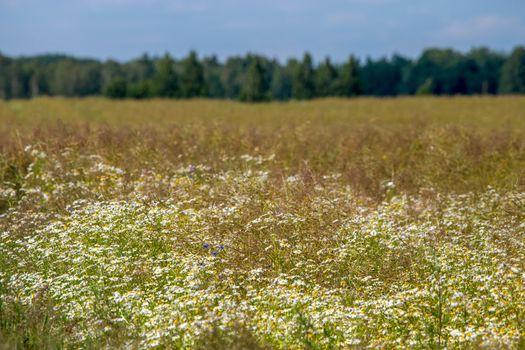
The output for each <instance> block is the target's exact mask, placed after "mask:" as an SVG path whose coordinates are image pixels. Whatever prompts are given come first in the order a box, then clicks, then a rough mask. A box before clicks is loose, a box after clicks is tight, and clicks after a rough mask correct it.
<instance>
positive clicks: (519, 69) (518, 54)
mask: <svg viewBox="0 0 525 350" xmlns="http://www.w3.org/2000/svg"><path fill="white" fill-rule="evenodd" d="M500 92H502V93H525V47H523V46H520V47H517V48H515V49H514V51H512V54H511V55H510V57H509V58H508V59H507V60H506V61H505V63H504V64H503V67H502V68H501V83H500Z"/></svg>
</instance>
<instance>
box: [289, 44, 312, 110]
mask: <svg viewBox="0 0 525 350" xmlns="http://www.w3.org/2000/svg"><path fill="white" fill-rule="evenodd" d="M314 94H315V85H314V69H313V63H312V56H311V55H310V54H309V53H305V54H304V57H303V61H302V62H301V63H300V64H298V65H297V66H296V68H295V72H294V76H293V85H292V97H293V98H294V99H296V100H308V99H311V98H313V97H314Z"/></svg>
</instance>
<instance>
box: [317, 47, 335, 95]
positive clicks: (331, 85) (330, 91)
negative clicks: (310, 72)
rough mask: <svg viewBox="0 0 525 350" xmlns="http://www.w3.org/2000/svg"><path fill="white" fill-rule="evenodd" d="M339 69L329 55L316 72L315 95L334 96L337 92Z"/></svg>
mask: <svg viewBox="0 0 525 350" xmlns="http://www.w3.org/2000/svg"><path fill="white" fill-rule="evenodd" d="M336 81H337V70H336V69H335V67H334V66H333V65H332V62H330V58H329V57H327V58H326V59H325V60H324V62H323V63H321V64H320V65H319V67H318V68H317V71H316V72H315V95H316V96H319V97H326V96H334V95H335V93H336Z"/></svg>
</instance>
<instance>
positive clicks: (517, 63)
mask: <svg viewBox="0 0 525 350" xmlns="http://www.w3.org/2000/svg"><path fill="white" fill-rule="evenodd" d="M523 50H524V48H523V47H517V48H516V49H515V50H514V51H513V52H512V55H509V56H506V55H504V54H501V53H498V52H494V51H491V50H489V49H487V48H484V47H481V48H474V49H472V50H471V51H469V52H468V53H465V54H463V53H461V52H457V51H454V50H452V49H439V48H430V49H426V50H424V51H423V52H422V54H421V56H420V57H419V58H417V59H415V60H412V59H409V58H406V57H403V56H400V55H394V56H392V57H390V58H386V57H382V58H378V59H370V58H369V59H367V60H366V61H365V62H364V63H363V64H362V65H361V64H360V63H359V62H358V61H357V59H356V58H355V57H354V56H350V58H349V59H348V60H347V61H346V62H344V63H337V62H335V63H334V62H332V61H331V60H330V59H329V58H326V59H325V60H324V61H323V62H321V63H320V64H318V65H316V64H314V62H313V58H312V57H311V55H310V54H308V53H306V54H305V55H304V57H303V59H302V60H301V61H298V60H296V59H290V60H288V61H287V62H286V63H280V62H279V61H277V60H276V59H267V58H265V57H263V56H258V58H259V61H260V62H259V63H260V66H261V67H262V71H263V74H262V84H263V85H264V89H265V91H266V92H265V94H266V96H265V97H264V98H263V99H271V100H280V101H284V100H289V99H292V98H293V99H300V100H302V99H311V98H316V97H330V96H356V95H371V96H396V95H413V94H416V93H417V92H418V89H420V88H421V87H422V86H424V85H425V84H426V82H427V79H432V92H431V93H432V94H436V95H472V94H497V93H524V91H525V88H524V87H523V86H524V83H523V80H524V78H523V75H524V73H523V70H524V69H522V68H520V67H522V66H523V61H524V59H523ZM252 61H253V58H252V55H250V54H248V55H246V56H237V57H230V58H228V59H227V60H226V61H225V62H220V61H219V60H218V59H217V57H215V56H211V57H205V58H203V59H199V58H198V56H197V53H196V52H195V51H191V52H190V53H189V54H188V56H187V57H185V58H183V59H182V60H180V61H179V60H175V59H173V58H172V57H170V56H169V55H166V56H164V57H150V56H148V55H147V54H143V55H142V56H140V57H139V58H137V59H134V60H131V61H129V62H125V63H120V62H117V61H115V60H107V61H105V62H99V61H96V60H91V59H78V58H73V57H69V56H63V55H42V56H34V57H19V58H10V57H7V56H4V55H0V99H10V98H31V97H36V96H46V95H51V96H57V95H59V96H71V97H72V96H90V95H101V94H105V93H106V88H107V87H108V86H109V83H110V82H112V81H113V80H116V79H119V80H120V79H124V80H125V81H126V85H127V89H128V92H127V94H126V96H127V97H130V98H151V97H167V98H193V97H210V98H226V99H234V100H247V99H246V97H245V96H244V93H245V91H244V90H245V88H244V85H245V83H246V82H247V81H248V80H253V79H252V78H253V72H251V73H249V70H250V67H251V65H252ZM503 66H504V67H503ZM502 67H503V68H504V69H503V70H502ZM248 74H252V78H248Z"/></svg>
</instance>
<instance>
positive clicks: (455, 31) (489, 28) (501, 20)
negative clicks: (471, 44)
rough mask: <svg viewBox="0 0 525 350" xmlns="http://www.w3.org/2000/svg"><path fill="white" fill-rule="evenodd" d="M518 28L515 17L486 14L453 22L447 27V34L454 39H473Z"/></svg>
mask: <svg viewBox="0 0 525 350" xmlns="http://www.w3.org/2000/svg"><path fill="white" fill-rule="evenodd" d="M517 28H519V21H518V20H517V19H516V18H514V17H503V16H497V15H486V16H479V17H475V18H472V19H469V20H466V21H457V22H453V23H451V24H449V25H448V26H447V27H446V28H445V35H446V36H447V37H449V38H453V39H471V38H478V37H482V36H484V35H487V34H493V33H501V32H503V31H508V30H512V29H517Z"/></svg>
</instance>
